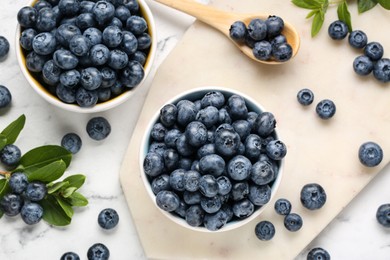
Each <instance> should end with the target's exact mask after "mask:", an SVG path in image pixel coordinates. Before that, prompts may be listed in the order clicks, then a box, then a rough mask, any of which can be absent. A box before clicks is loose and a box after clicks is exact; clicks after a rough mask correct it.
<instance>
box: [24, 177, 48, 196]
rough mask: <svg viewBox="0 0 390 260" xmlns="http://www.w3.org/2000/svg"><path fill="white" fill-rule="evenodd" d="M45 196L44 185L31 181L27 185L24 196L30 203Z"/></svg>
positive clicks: (45, 189)
mask: <svg viewBox="0 0 390 260" xmlns="http://www.w3.org/2000/svg"><path fill="white" fill-rule="evenodd" d="M46 194H47V188H46V184H44V183H43V182H40V181H32V182H30V183H29V184H28V185H27V188H26V192H25V196H26V198H27V199H29V200H31V201H40V200H42V199H43V198H44V197H45V196H46Z"/></svg>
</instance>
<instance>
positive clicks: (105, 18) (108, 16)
mask: <svg viewBox="0 0 390 260" xmlns="http://www.w3.org/2000/svg"><path fill="white" fill-rule="evenodd" d="M92 13H93V14H94V16H95V19H96V21H97V22H98V24H99V25H103V24H105V23H107V22H109V21H111V20H112V18H113V17H114V15H115V7H114V6H113V5H112V4H111V3H110V2H107V1H98V2H96V3H95V5H94V7H93V8H92Z"/></svg>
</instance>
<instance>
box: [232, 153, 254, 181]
mask: <svg viewBox="0 0 390 260" xmlns="http://www.w3.org/2000/svg"><path fill="white" fill-rule="evenodd" d="M251 168H252V163H251V161H250V160H249V159H248V158H246V157H245V156H243V155H236V156H234V157H233V158H232V159H230V160H229V162H228V163H227V167H226V171H227V175H228V176H229V177H230V178H231V179H232V180H235V181H243V180H246V179H248V178H249V175H250V173H251Z"/></svg>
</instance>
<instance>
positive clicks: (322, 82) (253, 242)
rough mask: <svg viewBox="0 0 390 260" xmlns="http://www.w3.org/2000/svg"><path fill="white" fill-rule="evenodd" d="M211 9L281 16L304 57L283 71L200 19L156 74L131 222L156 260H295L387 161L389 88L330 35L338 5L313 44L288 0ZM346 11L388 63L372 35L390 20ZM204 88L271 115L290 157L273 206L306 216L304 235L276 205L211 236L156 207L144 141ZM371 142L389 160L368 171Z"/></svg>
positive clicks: (301, 14) (132, 189)
mask: <svg viewBox="0 0 390 260" xmlns="http://www.w3.org/2000/svg"><path fill="white" fill-rule="evenodd" d="M211 4H212V5H214V6H216V7H218V8H221V9H224V10H231V11H240V12H251V13H253V12H256V11H259V12H267V13H271V14H277V15H280V16H282V17H283V18H284V19H286V20H288V21H289V22H290V23H292V24H294V25H295V26H296V28H297V29H298V32H299V33H300V35H301V48H300V51H299V53H298V55H297V56H296V57H295V58H294V59H293V60H291V61H289V62H288V63H286V64H283V65H278V66H267V65H263V64H259V63H256V62H254V61H252V60H250V59H248V58H247V57H245V56H243V55H242V54H241V53H240V51H239V50H237V49H236V47H235V46H234V45H233V44H232V43H231V42H230V41H229V40H228V39H226V38H225V37H224V36H223V35H222V34H221V33H219V32H217V31H216V30H214V29H212V28H210V27H208V26H206V25H205V24H203V23H201V22H195V23H194V24H193V25H192V26H191V27H190V28H189V30H188V31H187V32H186V34H185V35H184V37H183V39H182V40H181V42H180V43H179V44H178V45H177V47H176V48H175V49H174V50H173V51H172V52H171V54H170V55H169V56H168V57H167V58H166V60H165V61H164V62H163V64H162V65H161V66H160V67H159V69H158V71H157V73H156V75H155V78H154V81H153V84H152V85H151V87H150V90H149V93H148V96H147V97H146V100H145V103H144V107H143V109H142V112H141V114H140V117H139V120H138V123H137V125H136V127H135V129H134V132H133V136H132V138H131V141H130V143H129V146H128V150H127V152H126V154H125V156H124V160H123V164H122V167H121V172H120V177H121V184H122V188H123V191H124V193H125V195H126V198H127V202H128V205H129V207H130V210H131V213H132V217H133V219H132V221H134V223H135V225H136V227H137V230H138V235H139V238H140V241H141V243H142V245H143V247H144V250H145V254H146V256H147V257H148V258H150V259H189V258H191V259H222V258H223V259H293V258H294V257H296V256H297V255H298V254H299V253H300V252H301V250H303V249H304V248H305V246H306V245H307V244H308V243H310V241H311V240H313V239H314V238H315V237H316V236H317V235H318V234H319V233H320V232H321V230H323V229H324V228H325V227H326V225H328V223H329V222H331V221H332V219H334V218H335V217H336V216H337V214H338V213H340V211H341V210H342V209H343V208H344V207H345V206H346V205H347V204H348V203H349V202H350V201H351V200H352V199H353V198H354V197H355V196H356V195H357V194H358V193H359V192H360V191H361V190H362V189H363V188H364V187H365V186H366V185H367V184H368V183H369V182H370V180H372V179H373V178H374V177H375V175H376V174H377V173H378V172H380V171H381V169H382V168H383V167H384V166H385V165H386V164H387V163H388V161H389V159H390V157H389V155H390V138H389V137H388V135H389V133H390V102H389V98H390V86H389V84H387V85H385V84H381V83H379V82H378V81H376V80H375V79H374V77H373V76H372V75H370V76H368V77H364V78H363V77H360V76H357V75H356V74H355V73H354V71H353V69H352V62H353V60H354V58H355V57H356V56H357V55H360V53H361V52H360V51H357V50H354V49H352V48H351V47H349V46H348V42H347V40H344V41H340V42H335V41H333V40H331V39H330V38H329V37H328V36H327V27H328V25H329V24H330V23H331V22H332V21H334V20H335V19H336V8H329V10H328V14H327V16H326V21H325V23H324V28H323V29H322V31H321V32H320V33H319V35H318V36H317V37H316V38H311V36H310V26H311V21H310V20H305V16H306V14H307V12H308V10H304V9H299V8H297V7H295V6H293V5H292V4H291V2H290V1H287V0H285V1H266V0H262V1H261V0H245V1H234V0H214V1H212V3H211ZM350 12H351V14H352V19H353V22H354V23H353V25H354V28H359V29H362V30H364V31H366V32H367V34H368V37H369V40H370V41H374V40H376V41H379V42H381V43H382V44H383V46H384V47H385V56H386V55H387V56H390V37H389V36H388V35H385V34H383V33H381V32H380V30H374V28H376V25H377V24H389V23H390V17H389V15H388V13H386V11H385V10H383V9H382V8H379V7H377V8H374V9H373V10H371V11H370V12H368V13H365V14H362V15H360V16H358V15H357V7H356V6H355V5H354V4H353V3H351V6H350ZM363 16H364V17H363ZM363 20H364V22H363ZM386 48H387V50H386ZM200 86H223V87H227V88H231V89H235V90H238V91H240V92H242V93H244V94H246V95H248V96H250V97H252V99H254V100H256V101H258V102H259V103H261V104H262V105H263V106H264V107H265V109H266V110H268V111H271V112H272V113H273V114H274V115H275V117H276V120H277V128H278V131H279V134H280V138H281V140H282V141H283V142H284V143H285V144H286V145H287V148H288V152H287V156H286V158H285V167H284V170H283V178H282V181H281V185H280V188H279V190H278V192H277V194H276V196H275V197H274V199H273V200H272V201H271V202H270V204H269V205H272V204H273V202H274V201H275V200H276V199H278V198H287V199H289V200H290V201H291V202H292V205H293V207H292V211H293V212H296V213H298V214H300V215H301V216H302V218H303V227H302V229H301V230H299V231H298V232H289V231H287V230H286V229H285V228H284V226H283V218H282V217H281V216H278V215H277V214H276V213H275V212H274V209H273V206H269V207H267V208H266V209H265V211H264V212H263V214H262V215H261V216H260V217H258V218H257V219H255V220H253V221H252V222H250V223H249V224H247V225H245V226H243V227H241V228H238V229H236V230H233V231H227V232H221V233H213V234H210V233H200V232H196V231H191V230H189V229H185V228H183V227H181V226H178V225H177V224H175V223H173V222H172V221H171V220H169V219H167V218H166V217H165V216H164V215H163V214H162V213H161V212H160V211H159V210H158V209H156V208H155V206H154V202H153V201H151V199H150V198H149V197H148V194H147V193H146V191H145V188H144V186H143V183H142V179H141V174H142V172H141V168H140V163H139V161H140V158H139V156H140V147H141V140H142V137H143V135H144V134H145V131H146V127H147V125H148V124H149V120H150V119H151V118H152V117H153V115H155V113H156V112H157V111H159V109H160V108H161V107H162V106H163V105H164V104H165V103H166V102H167V101H168V100H170V99H172V98H173V97H174V96H175V95H177V94H179V93H181V92H183V91H187V90H189V89H192V88H196V87H200ZM302 88H310V89H311V90H312V91H313V92H314V95H315V99H314V103H313V104H312V105H310V106H308V107H303V106H301V105H300V104H299V103H298V102H297V99H296V94H297V92H298V91H299V90H300V89H302ZM325 98H328V99H331V100H333V101H334V102H335V104H336V106H337V112H336V115H335V116H334V117H333V118H332V119H330V120H327V121H325V120H321V119H320V118H319V117H318V116H317V115H316V113H315V106H316V104H317V103H318V102H319V101H320V100H322V99H325ZM366 141H375V142H377V143H379V144H380V145H381V146H382V148H383V151H384V159H383V161H382V163H381V164H380V165H379V166H377V167H375V168H367V167H364V166H362V165H361V164H360V162H359V160H358V149H359V146H360V145H361V144H362V143H363V142H366ZM311 182H317V183H320V184H321V185H322V186H323V187H324V188H325V190H326V192H327V195H328V199H327V203H326V204H325V206H324V207H323V208H322V209H320V210H318V211H309V210H307V209H305V208H304V207H303V206H302V205H301V203H300V201H299V193H300V190H301V188H302V186H303V185H304V184H306V183H311ZM261 220H271V221H272V222H273V223H274V225H275V227H276V235H275V237H274V238H273V239H272V240H271V241H268V242H263V241H260V240H258V239H257V238H256V237H255V235H254V227H255V225H256V224H257V223H258V222H259V221H261ZM129 221H130V220H129ZM340 243H342V241H340Z"/></svg>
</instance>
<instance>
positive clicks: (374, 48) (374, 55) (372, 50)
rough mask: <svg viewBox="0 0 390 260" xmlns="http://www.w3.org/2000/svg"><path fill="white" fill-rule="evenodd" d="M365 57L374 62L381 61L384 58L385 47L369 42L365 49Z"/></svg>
mask: <svg viewBox="0 0 390 260" xmlns="http://www.w3.org/2000/svg"><path fill="white" fill-rule="evenodd" d="M364 55H366V56H367V57H369V58H370V59H371V60H372V61H377V60H380V59H381V58H382V56H383V46H382V44H380V43H379V42H369V43H367V45H366V47H365V48H364Z"/></svg>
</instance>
